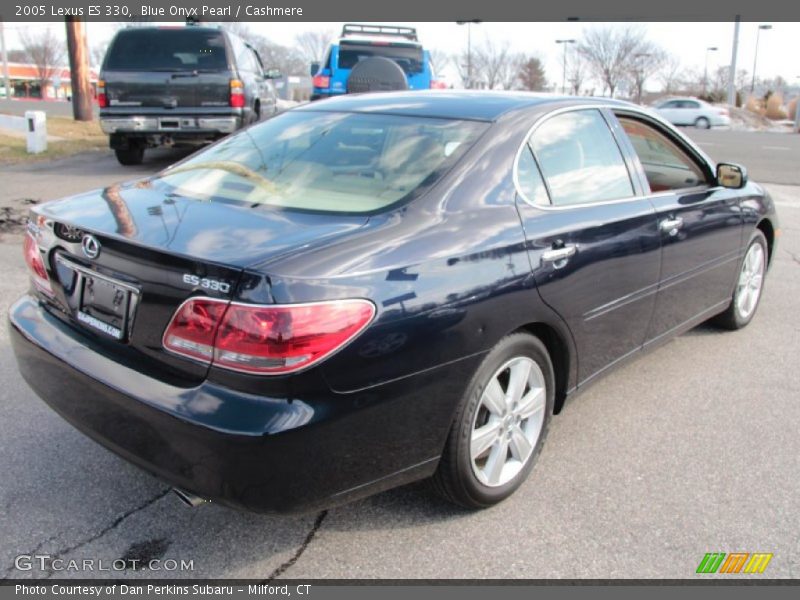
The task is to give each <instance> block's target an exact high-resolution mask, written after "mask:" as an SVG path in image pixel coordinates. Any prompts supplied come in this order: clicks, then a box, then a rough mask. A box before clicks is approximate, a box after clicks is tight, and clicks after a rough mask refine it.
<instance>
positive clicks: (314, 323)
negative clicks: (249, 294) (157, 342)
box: [163, 298, 375, 375]
mask: <svg viewBox="0 0 800 600" xmlns="http://www.w3.org/2000/svg"><path fill="white" fill-rule="evenodd" d="M374 316H375V306H374V305H373V304H372V303H371V302H369V301H367V300H334V301H331V302H313V303H309V304H288V305H257V304H241V303H231V304H228V303H227V302H225V301H222V300H215V299H212V298H192V299H190V300H187V301H186V302H185V303H184V304H182V305H181V307H180V308H179V309H178V311H177V312H176V313H175V316H174V317H173V318H172V321H171V322H170V324H169V326H168V327H167V330H166V332H165V333H164V339H163V342H164V347H165V348H166V349H167V350H169V351H171V352H174V353H176V354H180V355H182V356H186V357H189V358H193V359H195V360H200V361H203V362H207V363H209V362H213V364H214V366H216V367H222V368H224V369H230V370H233V371H242V372H245V373H253V374H261V375H269V374H283V373H291V372H293V371H298V370H300V369H303V368H305V367H308V366H310V365H312V364H315V363H317V362H319V361H321V360H322V359H324V358H326V357H327V356H330V355H331V354H332V353H333V352H335V351H336V350H338V349H340V348H341V347H342V346H344V345H345V344H347V343H348V342H350V341H352V340H353V338H355V337H356V336H357V335H358V334H359V333H361V332H362V331H363V330H364V329H365V328H366V326H367V325H369V323H370V321H372V318H373V317H374Z"/></svg>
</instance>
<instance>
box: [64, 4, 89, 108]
mask: <svg viewBox="0 0 800 600" xmlns="http://www.w3.org/2000/svg"><path fill="white" fill-rule="evenodd" d="M66 24H67V51H68V52H69V74H70V79H71V81H72V116H73V117H74V118H75V120H76V121H91V120H92V93H91V89H90V85H89V76H90V71H89V50H88V48H87V45H86V33H85V31H84V28H83V22H82V21H79V20H78V19H76V18H75V17H67V18H66Z"/></svg>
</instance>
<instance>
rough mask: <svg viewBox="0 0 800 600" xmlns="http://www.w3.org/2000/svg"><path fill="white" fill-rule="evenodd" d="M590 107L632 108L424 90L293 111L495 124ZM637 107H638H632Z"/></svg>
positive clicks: (551, 97) (527, 95) (584, 100)
mask: <svg viewBox="0 0 800 600" xmlns="http://www.w3.org/2000/svg"><path fill="white" fill-rule="evenodd" d="M581 104H593V105H597V104H600V105H607V106H613V107H626V108H631V107H635V105H633V104H630V103H628V102H623V101H620V100H612V99H610V98H592V97H584V96H581V97H577V96H560V95H556V94H537V93H533V92H505V91H484V90H482V91H475V90H447V91H443V90H425V91H416V92H384V93H377V94H353V95H342V96H337V97H334V98H330V99H328V100H320V101H317V102H312V103H310V104H305V105H303V106H301V107H298V108H297V109H295V110H310V111H326V112H327V111H330V112H363V113H380V114H391V115H404V116H418V117H438V118H446V119H463V120H472V121H496V120H497V119H499V118H500V117H501V116H502V115H504V114H506V113H508V112H511V111H516V110H522V109H525V108H531V107H539V108H547V107H555V106H556V105H557V106H558V107H562V106H570V105H581ZM635 108H638V107H635Z"/></svg>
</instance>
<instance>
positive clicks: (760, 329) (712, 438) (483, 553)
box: [0, 163, 800, 579]
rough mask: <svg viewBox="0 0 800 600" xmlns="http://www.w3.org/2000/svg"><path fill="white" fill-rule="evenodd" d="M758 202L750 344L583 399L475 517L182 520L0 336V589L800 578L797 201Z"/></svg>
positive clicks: (743, 334) (379, 505)
mask: <svg viewBox="0 0 800 600" xmlns="http://www.w3.org/2000/svg"><path fill="white" fill-rule="evenodd" d="M104 168H105V167H99V166H97V165H96V164H94V163H88V164H86V165H84V166H83V167H81V168H80V169H77V168H74V167H70V168H68V169H67V168H65V169H62V170H59V169H58V168H51V169H49V170H48V169H43V170H42V172H41V176H40V177H38V178H36V179H35V181H33V182H31V183H30V184H29V185H28V186H26V185H24V184H23V183H21V182H20V181H18V180H17V178H18V177H19V176H20V175H19V174H17V175H13V174H12V176H10V177H4V187H5V188H6V189H5V190H3V191H2V193H3V194H4V195H5V198H6V199H8V198H9V196H8V194H9V192H8V190H9V189H13V190H29V193H30V194H31V195H33V194H38V195H39V196H40V197H54V196H56V195H58V194H59V193H67V192H68V191H73V190H74V191H78V190H77V189H76V188H77V187H78V186H80V185H82V184H85V185H84V188H83V189H86V188H88V187H91V186H96V185H101V184H103V183H110V180H114V178H119V177H121V176H120V173H123V172H124V174H125V176H127V175H128V174H130V173H132V171H130V170H128V169H122V168H119V170H118V171H114V172H113V173H104V172H102V171H103V169H104ZM152 168H153V165H151V166H150V169H151V170H152ZM146 170H147V168H146V167H143V168H142V169H141V170H140V171H141V172H145V171H146ZM768 187H769V189H770V190H771V192H772V193H773V196H774V197H775V199H776V202H777V203H778V208H779V212H780V218H781V225H782V229H783V236H782V237H781V239H780V242H779V246H778V250H777V253H776V255H775V258H774V262H773V266H772V269H771V272H770V274H769V277H768V280H767V284H766V289H765V292H764V296H763V298H762V302H761V306H760V308H759V312H758V314H757V316H756V317H755V319H754V321H753V322H752V323H751V325H750V326H749V327H747V328H746V329H744V330H742V331H740V332H736V333H731V332H720V331H717V330H715V329H712V328H710V327H707V326H701V327H698V328H697V329H695V330H693V331H691V332H689V333H687V334H686V335H683V336H681V337H680V338H678V339H676V340H673V341H671V342H669V343H667V344H666V345H665V346H663V347H661V348H660V349H658V350H655V351H653V352H651V353H649V354H646V355H644V356H642V357H641V358H639V359H638V360H636V361H635V362H632V363H630V364H628V365H627V366H625V367H623V368H621V369H619V370H617V371H616V372H614V373H612V374H610V375H609V376H608V377H605V378H604V379H602V380H600V381H599V382H598V383H596V384H594V385H593V386H591V387H589V388H588V389H587V390H585V391H584V392H582V393H581V394H580V395H579V396H577V397H576V398H575V399H574V400H573V401H571V402H570V403H569V404H568V405H567V406H566V408H565V409H564V411H563V412H562V413H561V414H560V415H558V416H557V417H555V418H554V420H553V426H552V428H551V430H550V435H549V438H548V441H547V444H546V445H545V447H544V451H543V453H542V455H541V458H540V461H539V464H538V465H537V467H536V469H534V472H533V473H532V476H531V477H530V479H529V480H528V481H527V482H526V483H525V484H524V485H523V486H522V488H521V489H520V490H519V492H518V493H517V494H515V495H514V496H513V497H512V498H510V499H509V500H508V501H506V502H504V503H503V504H501V505H499V506H497V507H495V508H493V509H491V510H487V511H483V512H475V513H470V512H464V511H459V510H455V509H452V508H450V507H448V506H447V505H445V504H443V503H441V502H440V501H439V500H437V499H436V498H435V497H434V496H432V495H431V494H429V493H428V492H427V490H426V488H425V486H424V485H421V484H415V485H412V486H408V487H405V488H401V489H398V490H393V491H390V492H386V493H383V494H380V495H378V496H375V497H373V498H369V499H366V500H363V501H360V502H356V503H353V504H350V505H347V506H344V507H339V508H334V509H331V510H330V511H328V512H327V513H321V514H311V515H306V516H302V517H291V518H283V517H271V516H262V515H252V514H246V513H241V512H236V511H233V510H229V509H225V508H222V507H218V506H215V505H206V506H203V507H200V508H197V509H188V508H185V507H184V506H183V505H182V504H181V503H180V502H179V500H178V499H177V498H176V497H174V496H173V495H172V494H168V493H167V490H168V488H167V486H166V485H164V484H162V483H160V482H158V481H156V480H155V479H153V478H152V477H150V476H149V475H146V474H144V473H142V472H140V471H139V470H137V469H136V468H134V467H132V466H130V465H128V464H127V463H125V462H124V461H122V460H121V459H119V458H117V457H115V456H113V455H112V454H110V453H109V452H107V451H106V450H104V449H102V448H101V447H99V446H98V445H96V444H94V443H93V442H91V441H90V440H88V439H87V438H85V437H84V436H82V435H81V434H80V433H78V432H77V431H75V430H74V429H73V428H72V427H71V426H69V425H67V424H66V423H65V422H64V421H62V420H61V419H60V418H59V417H58V416H57V415H56V414H54V413H53V412H52V411H51V410H49V409H48V408H47V407H46V406H45V405H44V403H42V402H41V401H40V400H39V399H38V398H37V397H36V396H35V395H34V394H33V393H32V392H31V391H30V390H29V389H28V388H27V386H26V385H25V383H24V382H23V381H22V380H21V378H20V377H19V375H18V373H17V370H16V366H15V364H14V360H13V357H12V354H11V350H10V348H9V342H8V333H7V331H6V328H5V327H3V328H0V414H1V415H2V416H1V417H0V473H2V482H3V483H2V485H0V539H2V540H3V544H2V545H1V547H0V577H31V576H35V577H42V576H48V575H57V576H69V577H82V576H87V575H89V576H99V577H111V576H117V577H119V576H120V573H115V572H95V573H75V572H59V573H42V572H40V571H38V570H36V571H30V572H27V571H26V572H20V571H16V570H15V569H14V566H13V560H14V557H16V556H17V555H20V554H31V553H36V554H49V555H51V556H58V557H61V558H64V559H83V558H94V559H100V558H102V559H104V560H105V561H106V562H107V563H108V562H110V561H112V560H115V559H119V558H123V557H124V558H126V559H129V560H130V559H132V558H138V559H140V560H144V559H146V558H151V557H152V558H163V559H169V558H172V559H177V560H181V559H183V560H192V561H194V563H193V564H194V570H193V571H191V572H183V573H177V572H165V571H151V570H139V571H127V572H125V573H124V576H126V577H165V576H166V577H171V576H179V575H184V576H186V575H191V576H196V577H248V578H263V579H270V578H272V577H279V576H283V577H291V578H320V577H337V578H340V577H341V578H350V577H357V578H373V577H383V578H388V577H393V578H406V577H421V578H439V577H459V578H461V577H463V578H472V577H476V578H486V577H489V578H506V577H508V578H510V577H519V578H540V577H592V578H595V577H596V578H601V577H619V578H636V577H659V578H684V577H692V576H694V573H695V569H696V567H697V565H698V563H699V562H700V560H701V559H702V557H703V555H704V554H705V553H706V552H713V551H720V552H735V551H744V552H771V553H773V554H774V558H773V559H772V561H771V563H770V564H769V567H768V570H767V573H766V575H767V576H769V577H795V578H796V577H798V576H800V536H798V525H797V524H798V522H800V503H798V502H797V498H798V497H800V477H798V474H799V473H800V436H798V435H797V423H798V422H800V402H798V398H800V379H798V378H797V377H796V370H797V356H798V355H800V317H798V313H797V298H798V297H800V188H797V187H790V186H768ZM15 193H17V192H15ZM0 278H2V281H3V285H2V288H0V310H3V312H4V313H5V311H6V310H7V307H8V305H9V303H10V302H12V301H13V299H14V298H15V297H16V296H18V295H19V294H20V293H21V292H22V291H23V290H24V289H25V287H26V285H27V276H26V273H25V271H24V266H23V262H22V259H21V252H20V250H19V242H18V240H16V239H14V238H13V236H6V239H5V240H4V241H2V242H0Z"/></svg>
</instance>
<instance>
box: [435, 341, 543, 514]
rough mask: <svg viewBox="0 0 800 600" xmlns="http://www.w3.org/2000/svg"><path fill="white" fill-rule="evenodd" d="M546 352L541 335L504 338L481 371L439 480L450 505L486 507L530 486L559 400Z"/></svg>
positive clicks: (439, 488)
mask: <svg viewBox="0 0 800 600" xmlns="http://www.w3.org/2000/svg"><path fill="white" fill-rule="evenodd" d="M554 382H555V376H554V374H553V365H552V362H551V361H550V357H549V355H548V353H547V349H546V348H545V347H544V345H543V344H542V343H541V341H539V340H538V339H537V338H536V337H534V336H532V335H528V334H525V333H516V334H512V335H509V336H507V337H506V338H504V339H502V340H501V341H500V342H499V343H498V344H497V345H496V346H495V347H494V348H493V349H492V350H491V352H489V354H488V355H487V356H486V358H485V359H484V360H483V362H482V363H481V365H480V367H478V370H477V372H476V373H475V376H474V377H473V379H472V381H471V382H470V384H469V387H468V388H467V393H466V395H465V397H464V399H463V400H462V402H461V405H460V407H459V409H458V411H457V413H456V416H455V419H454V422H453V425H452V428H451V430H450V434H449V436H448V439H447V443H446V445H445V449H444V452H443V453H442V458H441V460H440V462H439V467H438V470H437V471H436V474H435V475H434V478H433V482H434V487H435V488H436V490H437V491H438V492H439V493H440V494H441V495H442V496H443V497H444V498H445V499H447V500H449V501H451V502H453V503H455V504H458V505H461V506H464V507H466V508H485V507H488V506H491V505H493V504H497V503H498V502H500V501H502V500H504V499H506V498H508V497H509V496H510V495H511V494H512V493H514V491H516V489H517V488H518V487H519V486H520V485H521V484H522V482H523V481H525V479H526V477H527V476H528V473H530V471H531V469H532V468H533V465H534V463H535V462H536V458H537V456H538V455H539V452H540V451H541V448H542V445H543V443H544V439H545V437H546V434H547V428H548V426H549V424H550V416H551V414H552V412H553V403H554V398H555V383H554Z"/></svg>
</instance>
